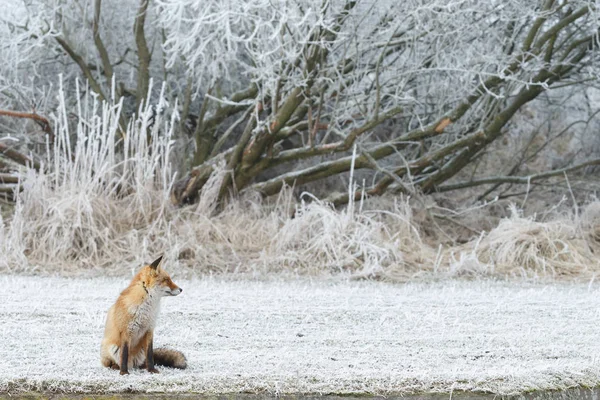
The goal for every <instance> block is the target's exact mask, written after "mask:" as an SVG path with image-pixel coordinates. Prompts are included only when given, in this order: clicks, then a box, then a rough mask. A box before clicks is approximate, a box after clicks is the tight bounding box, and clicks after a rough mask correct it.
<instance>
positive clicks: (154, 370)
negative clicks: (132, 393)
mask: <svg viewBox="0 0 600 400" xmlns="http://www.w3.org/2000/svg"><path fill="white" fill-rule="evenodd" d="M148 372H150V373H151V374H159V373H160V371H159V370H157V369H156V368H152V369H149V370H148Z"/></svg>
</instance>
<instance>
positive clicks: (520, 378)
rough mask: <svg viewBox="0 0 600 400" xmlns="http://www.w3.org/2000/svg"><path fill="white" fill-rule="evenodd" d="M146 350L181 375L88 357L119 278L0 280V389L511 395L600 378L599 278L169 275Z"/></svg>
mask: <svg viewBox="0 0 600 400" xmlns="http://www.w3.org/2000/svg"><path fill="white" fill-rule="evenodd" d="M175 281H176V283H178V284H180V286H181V287H182V288H183V289H184V291H183V293H182V295H181V296H179V297H175V298H166V299H164V300H163V308H162V314H161V317H160V318H159V321H158V327H157V330H156V335H155V337H156V339H155V347H160V346H161V345H169V346H172V347H174V348H177V349H180V350H182V351H183V352H184V353H185V354H186V355H187V358H188V362H189V366H190V367H189V369H187V370H185V371H178V370H169V369H164V368H162V369H161V374H159V375H150V374H148V373H146V372H144V371H139V370H134V371H132V374H131V375H130V376H124V377H122V376H120V375H119V374H118V372H117V371H113V370H108V369H104V368H103V367H101V365H100V360H99V346H100V340H101V337H102V331H103V324H104V318H105V312H106V310H107V309H108V308H109V306H110V305H111V304H112V302H113V301H114V300H115V299H116V297H117V295H118V293H119V291H120V290H121V289H122V288H124V287H125V286H126V285H127V283H128V282H127V281H126V280H124V279H121V280H115V279H89V280H84V279H79V280H75V279H63V278H40V277H20V276H0V284H1V285H2V290H1V291H0V321H1V323H0V338H1V341H0V392H3V393H7V392H8V393H11V394H12V393H16V392H21V391H51V392H60V393H71V392H72V393H89V392H95V393H115V392H132V391H133V392H136V391H140V392H170V393H187V392H202V393H207V394H208V393H231V392H240V391H244V392H249V393H268V394H283V393H315V394H320V393H346V394H351V393H352V394H366V393H376V394H390V393H422V392H446V393H448V392H451V391H457V390H466V391H489V392H494V393H502V394H509V393H518V392H523V391H531V390H536V389H560V388H566V387H573V386H576V385H585V386H593V385H598V384H600V362H599V356H600V287H599V286H598V285H582V284H573V283H569V284H566V283H554V284H551V285H549V286H546V285H541V284H526V283H515V282H511V283H498V282H490V281H475V282H465V281H463V282H446V283H429V284H423V283H419V284H416V283H413V284H405V285H391V284H385V283H377V282H324V281H318V282H310V281H306V280H305V281H298V282H294V281H273V282H249V281H223V280H217V279H206V280H196V281H178V280H177V279H175Z"/></svg>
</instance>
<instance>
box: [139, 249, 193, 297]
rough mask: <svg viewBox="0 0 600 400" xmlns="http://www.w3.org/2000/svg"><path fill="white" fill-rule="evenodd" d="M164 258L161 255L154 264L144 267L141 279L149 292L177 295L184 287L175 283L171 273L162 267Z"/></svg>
mask: <svg viewBox="0 0 600 400" xmlns="http://www.w3.org/2000/svg"><path fill="white" fill-rule="evenodd" d="M162 258H163V256H160V257H158V258H157V259H156V260H154V261H153V262H152V264H149V265H146V266H145V267H143V268H142V270H141V271H140V279H141V281H142V284H143V285H144V288H145V289H146V291H147V292H150V291H152V292H154V293H158V294H159V295H160V296H177V295H178V294H180V293H181V292H182V291H183V289H181V288H180V287H179V286H177V285H176V284H175V283H173V281H172V280H171V277H170V276H169V274H168V273H167V272H166V271H165V270H164V269H163V268H162V267H161V262H162Z"/></svg>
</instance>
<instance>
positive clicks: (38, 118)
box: [0, 110, 54, 143]
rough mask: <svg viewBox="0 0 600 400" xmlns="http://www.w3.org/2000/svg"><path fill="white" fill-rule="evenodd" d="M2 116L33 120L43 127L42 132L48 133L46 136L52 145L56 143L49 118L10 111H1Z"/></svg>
mask: <svg viewBox="0 0 600 400" xmlns="http://www.w3.org/2000/svg"><path fill="white" fill-rule="evenodd" d="M0 115H5V116H7V117H14V118H27V119H31V120H33V121H35V122H37V123H38V124H39V125H40V126H41V127H42V130H43V131H44V133H46V135H48V137H49V139H50V143H54V131H53V130H52V127H51V126H50V121H48V119H47V118H45V117H42V116H41V115H39V114H36V113H24V112H18V111H9V110H0Z"/></svg>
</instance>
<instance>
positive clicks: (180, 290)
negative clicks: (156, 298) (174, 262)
mask: <svg viewBox="0 0 600 400" xmlns="http://www.w3.org/2000/svg"><path fill="white" fill-rule="evenodd" d="M181 292H183V289H182V288H180V287H178V288H175V289H171V290H169V294H170V295H171V296H177V295H178V294H180V293H181Z"/></svg>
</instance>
